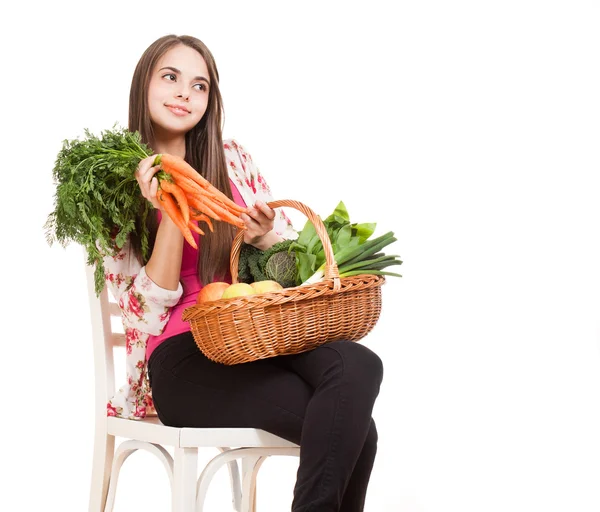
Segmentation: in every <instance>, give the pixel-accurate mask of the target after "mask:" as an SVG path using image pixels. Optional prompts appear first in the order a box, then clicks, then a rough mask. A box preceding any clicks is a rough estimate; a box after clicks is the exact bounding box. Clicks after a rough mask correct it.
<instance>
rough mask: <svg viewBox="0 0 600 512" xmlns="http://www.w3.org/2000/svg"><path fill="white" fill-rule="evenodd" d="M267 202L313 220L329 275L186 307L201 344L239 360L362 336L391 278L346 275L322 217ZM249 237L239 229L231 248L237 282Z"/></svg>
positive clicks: (218, 358) (224, 359)
mask: <svg viewBox="0 0 600 512" xmlns="http://www.w3.org/2000/svg"><path fill="white" fill-rule="evenodd" d="M267 204H268V205H269V206H270V207H271V208H277V207H281V206H287V207H291V208H295V209H297V210H299V211H300V212H302V213H303V214H304V215H306V216H307V217H308V219H309V220H310V221H311V222H312V223H313V225H314V226H315V228H316V231H317V233H318V235H319V238H320V239H321V241H322V243H323V247H324V251H325V259H326V265H325V279H324V280H323V281H321V282H319V283H316V284H310V285H308V284H304V285H301V286H295V287H293V288H284V289H283V290H279V291H276V292H269V293H261V294H256V295H249V296H243V297H235V298H231V299H221V300H216V301H210V302H205V303H201V304H196V305H193V306H190V307H188V308H186V309H185V310H184V312H183V315H182V319H183V320H184V321H187V322H189V323H190V327H191V331H192V334H193V336H194V340H195V341H196V344H197V345H198V348H199V349H200V350H201V351H202V352H203V353H204V355H206V357H208V358H209V359H211V360H212V361H215V362H218V363H222V364H226V365H234V364H239V363H246V362H250V361H255V360H258V359H265V358H269V357H274V356H278V355H285V354H297V353H300V352H305V351H307V350H311V349H313V348H315V347H318V346H319V345H322V344H324V343H327V342H330V341H335V340H342V339H345V340H351V341H358V340H359V339H361V338H363V337H364V336H365V335H366V334H367V333H369V331H371V329H373V327H374V326H375V324H376V322H377V320H378V319H379V314H380V312H381V285H382V284H383V283H384V282H385V278H384V277H383V276H377V275H371V274H362V275H357V276H351V277H344V278H340V277H339V271H338V268H337V265H336V263H335V259H334V257H333V251H332V248H331V241H330V240H329V236H328V234H327V230H326V229H325V226H324V225H323V222H322V221H321V219H320V218H319V217H318V216H317V215H316V214H315V213H314V212H313V211H312V210H311V209H310V208H308V207H307V206H305V205H304V204H302V203H300V202H297V201H292V200H280V201H273V202H270V203H267ZM243 237H244V232H243V230H240V231H238V233H237V235H236V237H235V239H234V241H233V245H232V248H231V258H230V268H231V276H232V282H233V283H236V282H237V275H238V261H239V256H240V251H241V246H242V242H243Z"/></svg>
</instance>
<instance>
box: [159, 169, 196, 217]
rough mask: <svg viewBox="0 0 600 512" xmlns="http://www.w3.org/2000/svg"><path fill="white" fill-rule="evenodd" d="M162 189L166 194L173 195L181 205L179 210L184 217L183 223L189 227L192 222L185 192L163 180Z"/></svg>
mask: <svg viewBox="0 0 600 512" xmlns="http://www.w3.org/2000/svg"><path fill="white" fill-rule="evenodd" d="M160 188H161V189H163V190H164V191H165V192H168V193H170V194H172V195H173V197H174V198H175V199H176V200H177V204H178V205H179V209H180V210H181V214H182V216H183V222H184V224H186V225H187V223H188V222H189V220H190V210H189V208H188V200H187V198H186V197H185V194H184V192H183V190H181V187H179V186H178V185H176V184H175V183H170V182H169V181H167V180H162V181H161V182H160Z"/></svg>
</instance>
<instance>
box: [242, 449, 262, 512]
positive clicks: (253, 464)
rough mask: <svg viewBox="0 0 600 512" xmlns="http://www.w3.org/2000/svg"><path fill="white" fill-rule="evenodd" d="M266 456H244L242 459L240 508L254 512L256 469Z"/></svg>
mask: <svg viewBox="0 0 600 512" xmlns="http://www.w3.org/2000/svg"><path fill="white" fill-rule="evenodd" d="M265 460H267V456H262V457H245V458H243V459H242V510H241V512H256V479H257V477H258V470H259V469H260V467H261V466H262V464H263V462H264V461H265Z"/></svg>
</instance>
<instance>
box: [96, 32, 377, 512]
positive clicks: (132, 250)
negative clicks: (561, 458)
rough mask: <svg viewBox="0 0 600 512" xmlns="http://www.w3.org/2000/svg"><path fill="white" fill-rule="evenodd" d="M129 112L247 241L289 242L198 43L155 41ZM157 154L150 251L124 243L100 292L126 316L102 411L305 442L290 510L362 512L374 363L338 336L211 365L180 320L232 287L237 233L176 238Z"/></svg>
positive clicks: (226, 228) (141, 178)
mask: <svg viewBox="0 0 600 512" xmlns="http://www.w3.org/2000/svg"><path fill="white" fill-rule="evenodd" d="M129 109H130V110H129V129H130V130H131V131H135V130H137V131H139V132H140V134H141V135H142V139H143V141H144V142H145V143H147V144H148V145H149V146H150V147H151V148H152V149H153V150H154V151H155V153H156V154H158V153H170V154H173V155H176V156H179V157H182V158H185V160H186V161H187V162H188V163H190V164H191V165H192V167H194V169H197V170H199V171H200V172H201V174H202V175H203V176H204V177H205V178H206V179H208V180H209V181H210V182H211V183H212V184H213V185H215V186H216V187H217V188H219V189H220V190H221V191H222V192H223V193H225V194H226V195H227V196H229V197H230V198H232V199H233V200H234V201H235V202H236V203H238V204H240V205H241V206H244V207H247V208H248V214H243V216H242V219H243V221H244V223H245V225H246V227H247V230H246V231H245V233H244V242H245V243H247V244H251V245H253V246H255V247H257V248H259V249H261V250H264V249H267V248H269V247H271V246H272V245H273V244H274V243H276V242H278V241H281V240H283V239H284V238H293V237H294V235H295V231H294V230H293V228H292V226H291V223H290V221H289V219H288V218H287V217H286V216H285V213H284V212H283V211H281V210H280V211H279V212H276V211H274V210H273V209H271V208H269V207H268V206H267V204H266V203H267V202H268V201H270V200H272V196H271V193H270V190H269V187H268V185H267V184H266V182H265V181H264V178H263V177H262V175H261V174H260V172H259V171H258V169H257V168H256V166H255V165H254V163H253V161H252V158H251V157H250V155H249V154H248V153H247V152H246V151H245V150H244V148H243V147H242V146H240V145H239V144H238V143H237V142H236V141H233V140H231V141H225V142H223V140H222V135H221V120H222V102H221V95H220V92H219V75H218V72H217V68H216V65H215V62H214V59H213V56H212V54H211V53H210V51H209V50H208V48H206V46H205V45H204V44H203V43H202V42H201V41H199V40H198V39H195V38H193V37H190V36H175V35H168V36H165V37H162V38H160V39H158V40H157V41H155V42H154V43H153V44H151V45H150V46H149V47H148V49H147V50H146V51H145V52H144V54H143V55H142V57H141V59H140V61H139V63H138V65H137V67H136V70H135V73H134V76H133V80H132V86H131V92H130V105H129ZM153 160H154V155H153V156H151V157H149V158H145V159H143V160H141V161H140V163H139V165H138V169H137V171H136V178H137V181H138V183H139V186H140V190H141V193H142V194H143V196H144V197H145V198H146V199H147V200H148V201H150V202H151V203H152V205H153V206H154V208H155V209H156V216H151V219H150V220H149V222H148V225H147V229H148V230H149V232H150V234H151V245H150V248H151V251H150V254H151V255H150V257H149V259H148V261H142V259H141V243H140V240H139V239H137V238H136V237H133V236H132V237H130V239H129V240H128V241H127V243H126V244H125V245H124V247H123V249H122V250H121V251H120V252H119V254H118V255H117V256H116V257H105V258H104V264H105V267H106V270H107V272H106V282H107V286H108V287H109V288H110V289H111V291H112V293H113V295H114V296H115V298H116V299H117V301H118V303H119V305H120V308H121V311H122V318H123V325H124V328H125V333H126V338H127V373H128V382H127V384H126V385H125V386H123V387H122V388H121V389H120V390H119V393H118V394H117V395H116V396H115V397H113V398H112V399H111V400H110V401H109V404H108V414H109V415H117V416H121V417H126V418H132V419H135V418H138V419H139V418H143V417H144V416H145V415H146V413H147V410H148V409H150V410H151V409H152V407H154V408H155V410H156V413H157V414H158V417H159V419H160V420H161V421H162V423H164V424H165V425H171V426H176V427H253V428H260V429H264V430H266V431H269V432H272V433H273V434H276V435H278V436H280V437H282V438H285V439H287V440H290V441H292V442H294V443H297V444H299V445H300V465H299V469H298V474H297V481H296V485H295V488H294V500H293V504H292V510H293V511H295V512H305V511H343V512H350V511H352V512H358V511H361V510H363V507H364V501H365V495H366V490H367V484H368V481H369V477H370V474H371V469H372V467H373V463H374V460H375V454H376V450H377V431H376V428H375V423H374V422H373V419H372V418H371V412H372V409H373V405H374V402H375V399H376V397H377V395H378V393H379V387H380V384H381V381H382V377H383V368H382V363H381V360H380V358H379V357H378V356H377V355H376V354H375V353H373V352H372V351H371V350H370V349H368V348H366V347H365V346H363V345H361V344H358V343H355V342H349V341H343V340H342V341H335V342H330V343H326V344H324V345H322V346H320V347H318V348H316V349H314V350H310V351H307V352H304V353H302V354H294V355H288V356H278V357H273V358H269V359H264V360H260V361H255V362H250V363H244V364H238V365H233V366H226V365H222V364H218V363H214V362H212V361H210V360H209V359H208V358H206V357H205V356H204V355H203V354H202V352H201V351H200V350H199V349H198V347H197V346H196V344H195V341H194V339H193V336H192V334H191V332H190V327H189V324H188V323H186V322H182V321H181V313H182V311H183V310H184V309H185V308H186V307H188V306H189V305H191V304H194V303H195V300H196V296H197V294H198V292H199V290H200V289H201V287H202V285H203V284H206V283H210V282H213V281H223V280H229V279H230V276H229V275H228V266H229V254H230V249H231V243H232V241H233V237H234V231H233V228H232V227H231V226H230V225H229V224H226V223H224V222H215V223H214V233H211V232H210V231H207V233H206V235H203V236H202V237H201V239H199V237H198V235H196V234H195V233H194V236H195V237H196V243H197V245H198V251H196V250H194V249H193V248H192V247H191V246H190V245H189V244H188V243H187V242H184V239H183V236H182V234H181V232H180V230H179V229H178V228H177V227H176V226H175V224H174V223H173V222H172V221H171V220H170V218H169V216H168V215H164V212H163V211H162V209H161V208H162V206H161V204H160V203H159V202H158V201H157V199H156V192H157V180H156V178H155V177H154V174H155V173H156V172H157V171H158V167H157V166H153V165H152V163H153ZM140 228H141V227H140ZM147 377H148V378H149V380H150V384H151V387H152V395H150V388H149V386H148V379H147Z"/></svg>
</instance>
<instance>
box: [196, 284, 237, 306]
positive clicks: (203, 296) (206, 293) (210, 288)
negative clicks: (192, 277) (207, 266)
mask: <svg viewBox="0 0 600 512" xmlns="http://www.w3.org/2000/svg"><path fill="white" fill-rule="evenodd" d="M228 287H229V283H224V282H222V281H217V282H214V283H209V284H207V285H206V286H203V287H202V289H201V290H200V293H198V298H197V299H196V303H197V304H200V303H201V302H208V301H209V300H219V299H220V298H221V297H222V296H223V292H224V291H225V289H226V288H228Z"/></svg>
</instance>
